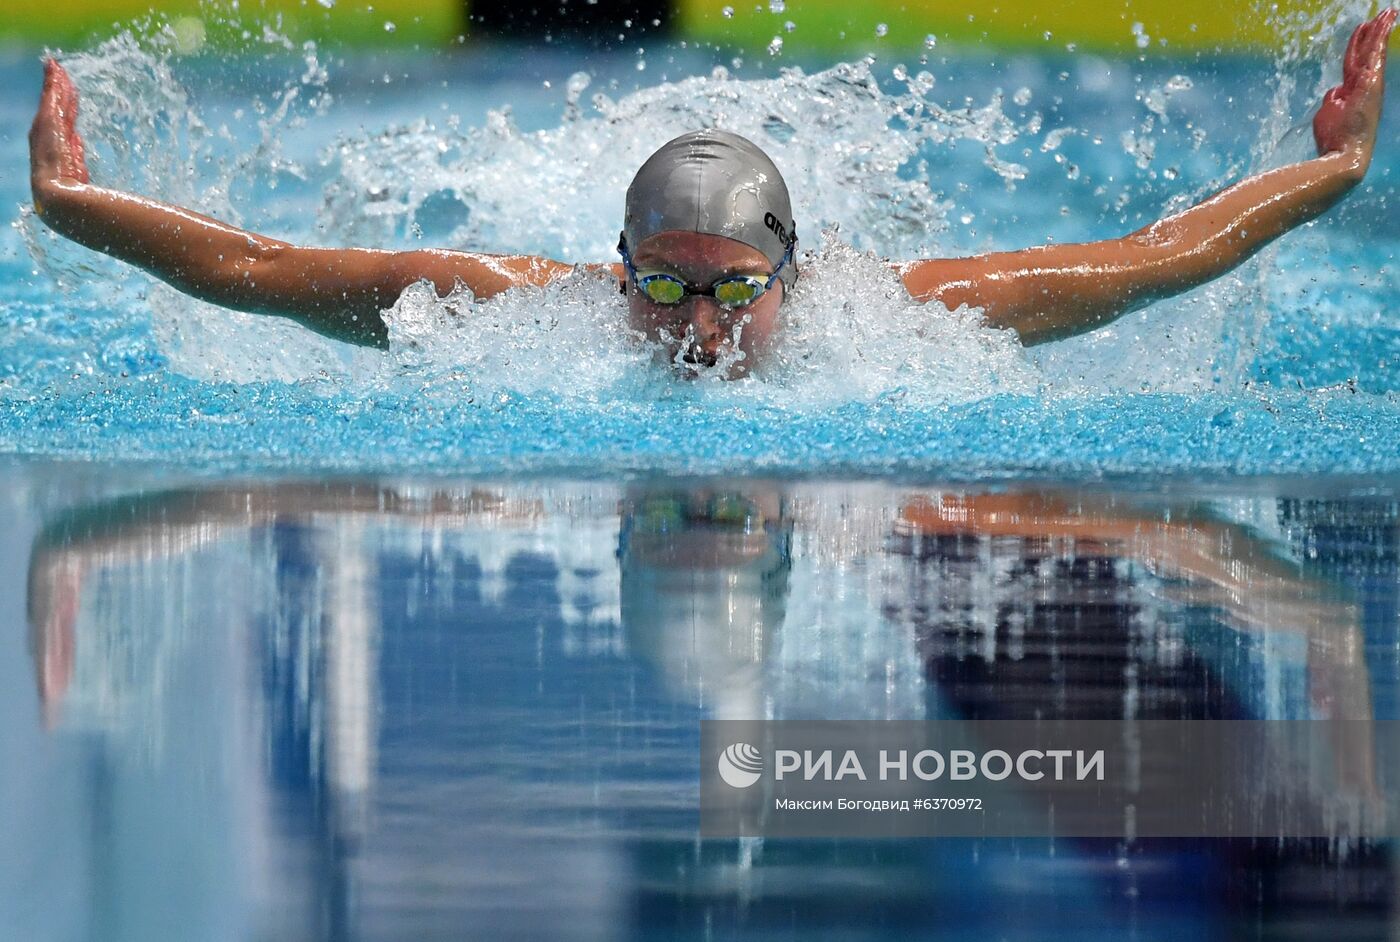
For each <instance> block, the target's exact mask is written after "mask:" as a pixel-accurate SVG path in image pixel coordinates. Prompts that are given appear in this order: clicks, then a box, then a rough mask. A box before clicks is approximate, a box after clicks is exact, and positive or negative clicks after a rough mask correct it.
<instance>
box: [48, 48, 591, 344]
mask: <svg viewBox="0 0 1400 942" xmlns="http://www.w3.org/2000/svg"><path fill="white" fill-rule="evenodd" d="M77 117H78V92H77V89H76V88H75V87H74V85H73V80H72V78H71V77H70V76H69V75H68V73H67V72H66V71H65V70H64V68H63V67H62V66H61V65H59V64H58V63H57V62H54V61H53V60H52V59H50V60H49V61H47V62H45V63H44V90H43V93H42V95H41V96H40V99H39V110H38V113H37V114H36V115H35V116H34V125H33V128H32V129H31V130H30V132H29V178H30V188H31V190H32V191H33V194H34V207H35V211H36V212H37V213H38V214H39V218H40V219H42V220H43V221H44V222H45V223H46V224H48V226H49V228H51V229H53V230H54V231H55V232H57V233H59V234H60V235H62V236H65V237H67V238H69V239H72V240H73V241H74V242H77V243H78V244H80V245H85V246H87V247H88V248H90V249H93V250H94V251H97V252H104V253H106V254H108V255H111V256H112V257H114V258H119V259H121V260H122V261H124V262H128V263H130V264H132V265H136V266H138V267H140V268H142V269H145V270H146V271H148V272H150V273H151V274H152V275H154V276H156V277H157V278H159V279H161V280H162V281H164V282H165V283H166V284H169V285H171V286H172V287H174V288H177V289H179V290H180V291H183V292H185V293H186V294H188V295H191V296H193V297H196V298H199V299H200V300H202V301H208V302H210V303H212V304H221V305H223V306H225V307H231V308H235V309H237V310H240V311H247V312H249V313H253V314H271V315H274V316H277V317H285V318H289V319H291V320H294V321H296V322H297V323H299V324H301V325H302V326H304V327H306V328H308V329H310V330H314V331H316V332H317V333H320V334H324V335H326V336H328V337H333V338H335V339H337V340H343V341H347V342H349V343H357V344H364V345H367V346H378V347H385V346H388V341H389V332H388V327H387V326H386V325H385V323H384V320H383V318H382V317H381V316H380V312H382V311H383V310H385V309H386V308H389V307H392V306H393V304H394V302H395V301H397V300H398V298H399V295H400V294H401V293H402V292H403V290H404V289H405V288H407V287H408V286H409V285H412V284H415V283H417V282H420V281H427V282H429V283H431V284H432V286H433V287H434V288H435V289H436V290H437V292H438V293H439V294H441V295H446V294H447V293H448V292H451V291H453V290H454V289H456V288H457V287H458V286H463V287H466V288H468V289H470V291H471V292H472V294H473V295H474V296H475V297H476V298H477V299H478V300H480V299H484V298H489V297H491V296H492V295H495V294H500V293H501V292H502V291H506V290H508V289H510V288H514V287H518V286H521V285H541V284H547V283H548V282H550V281H551V280H553V279H555V278H558V277H560V276H561V275H564V274H566V273H568V272H569V271H571V270H572V267H571V266H569V265H564V264H562V263H560V262H555V261H552V260H550V259H545V258H538V257H535V256H528V255H514V256H506V255H487V254H485V253H476V252H451V251H441V250H432V249H427V250H419V251H414V252H386V251H380V250H377V249H357V248H319V247H312V246H300V245H292V244H289V243H287V242H281V241H279V240H277V239H270V238H268V237H267V236H263V235H259V234H257V233H256V232H247V231H245V230H243V229H239V228H237V227H235V226H230V225H228V224H226V223H223V222H220V221H219V220H217V219H211V218H210V217H208V216H204V215H201V214H200V213H196V212H193V211H191V210H188V209H184V208H183V207H180V206H172V205H170V204H169V203H162V202H160V201H158V200H153V199H147V198H145V197H141V196H135V195H132V194H130V193H122V192H120V191H118V190H110V189H106V188H104V187H101V186H94V185H93V184H92V183H91V182H90V180H89V179H88V170H87V164H86V162H85V161H84V159H83V141H82V138H81V137H80V136H79V135H78V130H77V125H76V122H77Z"/></svg>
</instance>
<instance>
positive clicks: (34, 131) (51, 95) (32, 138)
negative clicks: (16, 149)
mask: <svg viewBox="0 0 1400 942" xmlns="http://www.w3.org/2000/svg"><path fill="white" fill-rule="evenodd" d="M77 122H78V91H77V89H75V88H74V87H73V79H72V78H71V77H70V76H69V75H68V72H67V71H66V70H65V69H64V68H63V66H61V65H59V64H58V63H57V62H55V61H54V60H53V59H48V60H45V62H44V91H43V93H42V94H41V95H40V96H39V111H38V113H37V114H35V115H34V124H33V125H32V126H31V127H30V129H29V186H30V189H31V190H32V191H33V195H34V207H35V209H36V210H37V211H38V212H39V213H40V214H41V215H42V214H43V209H44V204H45V203H46V202H47V197H48V190H49V188H50V187H52V186H53V185H55V184H62V183H87V182H88V169H87V161H86V160H84V159H83V139H82V137H80V136H79V135H78V126H77Z"/></svg>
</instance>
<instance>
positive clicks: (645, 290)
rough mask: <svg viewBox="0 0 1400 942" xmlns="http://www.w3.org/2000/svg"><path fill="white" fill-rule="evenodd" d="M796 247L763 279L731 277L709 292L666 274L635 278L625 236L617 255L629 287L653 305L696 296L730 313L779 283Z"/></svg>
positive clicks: (794, 244) (707, 289)
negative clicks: (645, 297) (634, 288)
mask: <svg viewBox="0 0 1400 942" xmlns="http://www.w3.org/2000/svg"><path fill="white" fill-rule="evenodd" d="M796 245H797V239H796V238H793V239H792V240H791V241H789V242H788V245H787V251H785V252H783V257H782V259H781V260H780V261H779V262H778V267H777V268H775V269H773V274H771V275H768V276H767V277H766V278H765V277H764V276H761V275H731V276H729V277H728V278H721V279H719V280H718V281H716V282H714V283H713V284H711V285H710V286H709V287H708V288H702V287H700V286H699V285H689V284H686V283H685V281H683V280H682V279H681V278H678V277H677V276H675V275H672V274H669V273H668V272H654V273H651V274H647V275H638V274H637V267H636V266H635V265H633V264H632V253H630V252H629V251H627V237H626V236H623V237H622V238H620V239H618V240H617V251H618V253H619V254H620V255H621V256H622V264H623V265H624V266H626V268H627V274H628V276H630V277H631V279H632V283H633V284H635V285H636V286H637V288H638V289H640V290H641V292H642V294H644V295H646V296H647V299H648V300H649V301H653V302H655V303H656V304H680V303H681V302H682V301H684V300H685V299H686V298H688V297H692V296H698V297H702V298H714V299H715V300H716V301H717V302H719V306H720V307H723V308H727V309H733V308H736V307H745V306H747V305H750V304H752V303H754V302H755V301H757V300H758V299H759V298H761V297H763V294H764V292H766V291H767V290H768V289H769V288H771V287H773V283H774V282H775V281H777V280H778V278H779V274H780V273H781V272H782V270H783V268H784V267H785V266H786V265H787V264H788V263H790V262H791V261H792V250H793V248H794V247H795V246H796Z"/></svg>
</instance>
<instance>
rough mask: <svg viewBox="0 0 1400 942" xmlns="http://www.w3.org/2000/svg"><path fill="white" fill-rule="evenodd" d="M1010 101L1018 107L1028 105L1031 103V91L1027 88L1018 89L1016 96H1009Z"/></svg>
mask: <svg viewBox="0 0 1400 942" xmlns="http://www.w3.org/2000/svg"><path fill="white" fill-rule="evenodd" d="M1011 100H1012V101H1013V102H1015V103H1016V104H1018V105H1022V106H1024V105H1029V104H1030V103H1031V90H1030V89H1029V88H1024V87H1023V88H1018V89H1016V94H1014V95H1012V96H1011Z"/></svg>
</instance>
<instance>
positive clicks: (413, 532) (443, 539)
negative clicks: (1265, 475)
mask: <svg viewBox="0 0 1400 942" xmlns="http://www.w3.org/2000/svg"><path fill="white" fill-rule="evenodd" d="M1397 545H1400V511H1397V502H1396V500H1395V498H1394V496H1393V495H1392V494H1391V493H1390V492H1389V491H1387V490H1385V489H1384V488H1372V489H1371V491H1370V492H1369V493H1367V494H1365V495H1363V496H1329V497H1325V498H1310V497H1306V496H1301V497H1300V496H1287V497H1281V496H1278V495H1274V494H1265V493H1258V492H1252V493H1251V492H1245V493H1230V492H1224V491H1222V492H1218V493H1211V492H1196V493H1186V492H1182V493H1173V492H1171V491H1169V490H1167V491H1163V490H1159V491H1154V492H1148V491H1140V492H1132V491H1113V490H1109V489H1104V488H1088V489H1086V488H1068V487H1062V488H1025V487H1019V488H1010V487H1003V488H997V489H987V490H979V489H967V488H955V489H930V488H903V487H895V486H889V485H875V484H818V483H800V484H793V483H784V482H765V481H752V480H745V481H737V482H735V481H728V482H717V481H660V482H638V483H631V484H626V485H608V484H598V483H582V484H569V483H558V482H540V483H511V484H502V485H496V484H487V483H482V482H474V483H466V484H461V485H457V484H448V483H443V482H409V483H404V482H385V481H354V482H350V481H346V482H332V483H314V484H313V483H304V482H271V483H269V482H265V481H258V482H253V483H249V484H242V485H240V484H231V483H220V484H218V485H209V486H198V487H189V488H181V489H172V490H164V491H149V490H148V491H142V492H140V493H135V494H133V495H130V496H122V497H116V498H110V499H105V500H101V501H96V502H90V503H84V504H79V505H75V506H72V507H70V508H69V509H65V510H61V511H57V512H52V513H49V514H48V515H47V517H46V519H45V520H44V521H43V524H42V527H41V528H40V529H39V530H38V532H37V535H36V537H35V538H34V541H33V546H32V550H31V552H30V557H29V573H28V588H27V593H26V594H27V611H28V620H29V631H30V639H31V650H32V660H33V666H34V676H35V685H36V689H37V691H38V696H39V700H40V703H41V706H42V718H43V722H44V724H45V725H46V727H47V728H48V729H49V733H48V734H47V735H48V736H49V737H50V738H53V739H56V740H57V741H72V742H80V743H81V746H82V750H86V752H84V755H85V756H86V758H78V757H77V756H74V757H73V758H72V759H71V761H67V760H65V761H59V762H57V763H56V764H55V765H54V767H53V768H52V769H50V770H49V774H51V775H54V776H60V775H66V776H73V777H78V778H81V779H82V780H83V781H84V782H85V783H86V787H87V789H88V791H87V795H86V797H85V798H83V799H81V800H79V799H76V798H75V799H73V801H74V802H77V803H78V804H83V803H84V802H85V803H86V804H85V806H84V807H83V809H82V810H81V812H79V811H77V810H76V806H74V807H68V806H66V805H63V804H62V802H61V801H58V800H57V799H56V800H55V801H56V802H57V804H56V805H55V806H52V807H46V808H45V809H44V810H43V811H42V812H41V813H42V814H52V815H54V817H55V820H59V819H60V818H61V816H62V815H63V814H74V815H76V816H77V817H80V818H81V819H82V820H83V821H85V822H86V823H85V824H84V825H83V826H82V827H81V828H79V830H81V831H82V835H81V836H80V837H79V838H75V840H77V841H78V843H79V844H83V842H86V844H85V845H84V846H85V849H84V850H82V851H81V852H80V853H81V854H82V855H85V856H86V858H87V860H88V862H89V863H90V864H91V863H93V862H94V861H101V862H103V866H102V867H98V868H97V869H93V866H95V864H93V866H89V867H88V872H89V874H90V876H88V877H86V878H84V882H82V883H81V885H75V887H73V888H72V892H73V893H74V894H77V895H79V896H83V897H85V898H86V899H88V901H89V903H90V905H91V907H92V909H91V915H90V924H99V923H100V924H101V925H103V926H105V927H107V929H106V930H104V932H103V933H102V934H103V935H104V937H107V938H124V937H126V936H131V937H133V938H136V937H149V934H150V933H151V932H153V931H157V930H158V929H159V928H160V925H161V922H160V920H161V919H162V918H165V917H163V916H161V915H160V914H159V912H158V910H159V909H160V907H152V906H151V905H150V903H149V901H150V897H151V894H152V893H153V892H155V890H156V889H157V888H161V889H162V890H166V889H168V888H169V887H168V880H167V879H166V877H163V876H159V874H164V873H168V870H169V867H170V865H171V863H170V862H171V860H172V859H174V857H173V856H172V855H176V854H184V855H186V856H188V855H190V854H194V855H196V856H197V857H198V858H199V859H202V860H205V861H206V864H207V865H206V866H205V867H204V868H203V869H202V870H200V869H198V868H195V870H194V871H193V872H190V873H187V874H185V875H184V877H183V879H182V883H181V886H182V887H183V889H182V892H183V896H182V902H181V904H180V907H179V908H180V909H181V912H182V913H183V918H185V919H186V923H185V924H190V922H189V920H195V921H196V923H197V924H200V925H206V926H212V927H214V928H215V930H216V931H210V932H207V933H205V934H206V935H207V936H209V937H218V936H220V935H221V934H227V935H230V936H231V937H232V936H238V937H246V936H247V934H248V932H250V931H251V932H253V933H255V934H267V935H269V936H281V935H284V934H286V933H288V932H291V933H293V934H300V935H311V936H316V937H325V938H347V937H357V938H358V937H370V938H377V937H381V936H386V937H388V936H393V937H398V936H405V935H410V936H436V935H443V936H455V935H457V934H460V933H461V932H462V931H466V929H465V927H480V928H476V929H475V931H483V930H484V929H486V928H491V929H492V930H493V931H495V930H498V929H499V930H502V931H505V930H509V931H508V932H506V934H520V935H533V934H540V933H544V932H552V933H559V934H567V935H569V936H571V937H573V936H580V935H582V936H598V937H604V938H614V937H617V936H618V935H636V936H639V937H651V936H653V935H656V934H658V933H664V934H668V935H671V934H673V935H682V936H686V935H704V934H707V933H717V934H720V935H736V934H743V933H744V932H745V931H752V932H754V933H755V934H779V935H787V934H791V933H792V932H794V931H797V930H799V929H804V928H805V929H812V928H817V927H825V928H832V927H834V928H836V929H838V930H840V931H841V933H842V934H845V935H848V936H851V937H885V936H890V935H903V934H905V933H907V932H908V931H911V930H914V929H918V928H921V927H930V926H934V925H940V926H944V927H947V926H959V925H960V926H964V927H966V929H967V932H968V934H969V935H984V934H986V933H989V932H991V933H996V934H999V935H1007V936H1016V935H1023V934H1024V935H1043V934H1044V931H1043V930H1044V929H1045V920H1046V917H1047V913H1051V914H1055V915H1056V916H1057V918H1059V919H1061V920H1062V921H1063V924H1064V925H1065V927H1066V931H1067V932H1068V931H1073V932H1074V933H1075V934H1077V935H1084V934H1085V933H1086V932H1088V933H1093V932H1098V933H1101V934H1104V935H1109V936H1113V937H1118V936H1122V935H1124V934H1128V935H1133V936H1137V937H1145V938H1154V937H1158V936H1162V937H1176V936H1179V935H1180V934H1182V933H1183V932H1186V931H1191V932H1194V933H1196V934H1204V935H1210V934H1218V935H1222V936H1225V935H1230V934H1233V933H1234V932H1236V931H1237V930H1239V929H1240V928H1241V926H1242V925H1248V926H1249V927H1250V928H1251V931H1254V932H1256V933H1258V934H1269V933H1270V932H1271V931H1272V930H1273V929H1275V928H1278V927H1280V926H1282V925H1283V924H1284V923H1286V922H1287V921H1288V920H1289V919H1293V918H1303V917H1305V918H1308V919H1311V918H1313V917H1314V916H1317V915H1318V914H1321V913H1324V912H1325V913H1326V914H1328V918H1331V919H1335V918H1345V919H1346V920H1348V921H1350V922H1354V923H1356V924H1357V925H1360V926H1369V927H1372V928H1374V927H1376V926H1379V925H1381V924H1384V923H1385V922H1386V921H1387V920H1388V918H1389V916H1388V914H1389V912H1390V909H1391V901H1392V899H1393V893H1392V890H1391V887H1392V885H1393V882H1394V877H1393V868H1391V866H1390V862H1389V850H1388V848H1387V847H1385V846H1383V845H1376V844H1366V843H1362V844H1351V845H1335V844H1327V843H1325V842H1316V841H1293V842H1273V843H1270V844H1268V845H1267V846H1263V845H1262V844H1259V843H1256V842H1240V841H1216V842H1208V841H1196V842H1187V841H1175V842H1168V841H1157V842H1143V841H1135V842H1120V843H1115V844H1105V843H1104V842H1089V841H1078V842H1075V841H1062V842H1058V843H1056V842H1045V841H1019V842H1018V841H980V842H972V841H938V842H920V841H909V842H904V843H900V842H878V841H875V842H850V841H842V842H825V843H822V842H769V843H767V844H766V845H765V844H762V843H752V842H749V843H739V844H735V843H733V842H704V843H702V842H699V841H698V840H697V839H696V837H695V831H696V819H695V814H696V812H695V800H696V767H697V766H696V764H697V762H698V756H697V754H696V747H697V742H698V731H697V722H698V720H699V719H701V718H707V717H713V718H726V719H740V718H754V717H770V718H830V719H836V718H850V719H879V718H900V719H917V718H924V717H928V718H936V717H975V718H983V719H1021V718H1030V717H1077V718H1095V719H1100V718H1115V717H1123V716H1136V717H1142V718H1156V719H1160V718H1188V719H1226V718H1265V719H1313V720H1318V721H1321V722H1331V723H1333V725H1334V726H1335V737H1334V740H1333V743H1334V748H1333V754H1334V759H1335V763H1336V770H1337V772H1338V774H1339V776H1340V781H1341V783H1342V784H1343V785H1344V786H1346V787H1351V788H1355V789H1357V790H1359V791H1363V792H1364V791H1366V790H1367V789H1369V788H1373V787H1374V783H1375V780H1376V776H1377V768H1378V767H1385V766H1386V765H1387V762H1388V760H1389V747H1388V744H1385V743H1377V742H1375V741H1374V737H1373V736H1372V735H1371V732H1370V728H1369V725H1368V724H1369V722H1370V721H1372V720H1375V719H1393V718H1397V717H1398V716H1400V711H1398V710H1397V704H1396V697H1395V695H1396V691H1397V690H1400V682H1398V681H1400V663H1398V662H1397V660H1396V658H1397V655H1396V654H1395V651H1396V640H1397V624H1398V623H1400V602H1398V601H1397V599H1400V592H1397ZM1344 720H1345V721H1348V722H1341V721H1344ZM94 757H95V758H94ZM94 763H96V765H94ZM97 767H100V768H101V769H102V771H101V773H100V774H99V773H97V772H95V771H93V770H94V769H95V768H97ZM138 796H139V797H138ZM99 809H100V810H99ZM93 822H103V823H102V825H101V826H100V827H95V826H94V824H93ZM64 826H67V825H64ZM75 827H76V826H75ZM143 867H149V868H150V870H149V871H146V870H143V869H142V868H143ZM143 874H145V875H144V876H143ZM99 898H100V899H101V900H104V901H105V902H103V903H102V904H101V905H100V906H99V905H97V904H96V903H93V902H92V901H93V900H97V899H99ZM143 899H145V900H146V903H144V904H143V903H142V902H141V900H143ZM37 924H38V925H39V926H40V927H41V928H43V927H44V926H45V925H47V924H45V923H43V921H42V919H40V920H39V922H38V923H37ZM107 930H110V931H107ZM217 930H224V931H217ZM40 934H41V935H42V934H43V933H40ZM498 934H499V933H498Z"/></svg>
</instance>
